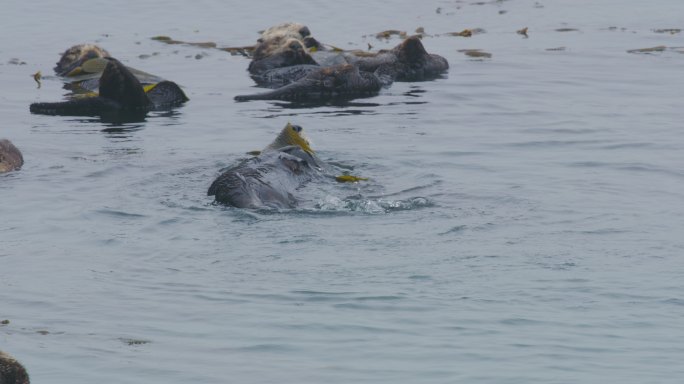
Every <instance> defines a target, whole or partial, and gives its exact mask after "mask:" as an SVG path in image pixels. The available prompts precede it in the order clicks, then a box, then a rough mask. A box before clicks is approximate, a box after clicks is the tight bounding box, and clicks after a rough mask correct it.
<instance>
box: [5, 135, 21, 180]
mask: <svg viewBox="0 0 684 384" xmlns="http://www.w3.org/2000/svg"><path fill="white" fill-rule="evenodd" d="M23 164H24V158H23V156H22V155H21V152H19V150H18V149H17V147H15V146H14V144H12V142H11V141H9V140H7V139H0V173H5V172H9V171H14V170H16V169H19V168H21V166H22V165H23Z"/></svg>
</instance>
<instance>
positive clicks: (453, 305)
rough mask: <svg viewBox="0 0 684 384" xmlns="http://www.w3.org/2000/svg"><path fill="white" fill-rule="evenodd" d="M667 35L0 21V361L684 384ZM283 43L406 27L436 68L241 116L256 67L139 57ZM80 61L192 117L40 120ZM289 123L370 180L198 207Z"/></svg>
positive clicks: (48, 18) (354, 13) (157, 378)
mask: <svg viewBox="0 0 684 384" xmlns="http://www.w3.org/2000/svg"><path fill="white" fill-rule="evenodd" d="M682 12H684V4H682V3H681V2H680V1H678V0H661V1H655V2H644V1H635V0H621V1H618V0H604V1H590V0H572V1H571V0H558V1H551V0H537V1H534V0H530V1H527V0H509V1H483V2H476V1H433V0H426V1H421V2H415V1H378V2H361V1H351V2H316V3H313V2H307V1H300V0H294V1H289V2H276V1H254V2H248V3H246V2H223V1H217V0H203V1H195V2H181V1H147V2H144V3H140V2H134V1H123V2H105V1H99V0H93V1H88V2H81V1H75V2H66V3H61V4H56V3H52V2H47V1H32V2H24V1H9V2H5V3H4V4H3V7H2V12H1V13H0V84H2V87H1V89H0V116H1V120H0V121H1V122H2V124H1V125H0V138H8V139H10V140H12V141H13V142H14V144H15V145H16V146H17V147H19V148H20V149H21V150H22V152H23V154H24V158H25V161H26V163H25V165H24V167H23V168H22V169H21V170H20V171H19V172H13V173H9V174H5V175H0V320H5V319H7V320H9V324H5V325H0V350H4V351H6V352H9V353H11V354H13V355H14V356H16V357H17V358H18V359H19V360H20V361H22V362H23V363H24V365H25V366H26V367H27V369H28V370H29V372H30V374H31V378H32V382H33V383H38V384H40V383H51V384H59V383H69V384H74V383H92V382H103V383H107V382H109V383H141V382H144V383H165V384H169V383H185V382H198V383H230V382H240V383H276V382H277V383H385V382H386V383H416V382H420V383H453V382H467V383H617V382H619V383H680V382H681V381H682V379H683V378H684V368H682V364H681V361H682V360H684V344H683V343H682V340H683V339H684V321H683V320H682V318H683V316H684V283H683V280H682V276H684V261H683V260H682V256H683V254H684V237H683V236H682V235H683V234H684V225H682V223H683V221H682V220H683V219H682V218H683V217H684V151H683V149H684V139H683V136H682V120H683V119H682V117H683V112H682V111H683V110H684V109H683V108H682V89H683V85H684V75H682V63H683V62H684V48H682V47H684V34H682V33H680V32H679V31H678V30H677V28H682V27H684V26H683V25H682V24H681V23H682V20H681V15H682ZM285 21H298V22H301V23H304V24H306V25H308V26H309V28H310V30H311V32H312V34H313V35H314V36H315V37H316V38H317V39H319V40H320V41H323V42H326V43H329V44H333V45H336V46H339V47H342V48H349V49H352V48H360V49H367V48H368V45H371V46H372V49H373V50H376V49H382V48H391V47H393V46H394V45H396V44H398V43H399V42H400V41H401V39H400V38H398V37H393V38H391V39H377V38H376V37H375V34H376V33H378V32H381V31H384V30H388V29H397V30H402V31H406V32H408V33H409V34H411V33H414V31H415V30H416V29H417V28H419V27H423V28H424V30H425V33H426V36H425V37H424V38H423V43H424V45H425V47H426V49H427V50H428V51H429V52H432V53H438V54H440V55H442V56H444V57H446V58H447V59H448V60H449V63H450V65H451V68H450V70H449V73H448V76H445V77H444V78H442V79H437V80H434V81H429V82H420V83H395V84H393V85H392V86H391V87H390V88H389V89H385V90H383V91H382V92H381V93H380V94H379V95H378V96H375V97H371V98H365V99H357V100H354V101H352V102H349V103H342V104H337V105H335V104H330V105H319V106H312V105H308V106H307V105H292V104H289V103H287V102H270V101H269V102H267V101H255V102H247V103H236V102H234V101H233V97H234V96H235V95H238V94H245V93H251V92H254V91H257V90H258V89H257V88H254V84H253V82H252V80H251V79H250V78H249V77H248V76H247V72H246V68H247V65H248V62H249V61H248V59H247V58H245V57H242V56H232V55H230V54H229V53H227V52H224V51H220V50H217V49H212V48H201V47H196V46H190V45H167V44H164V43H161V42H159V41H155V40H152V39H151V37H154V36H160V35H166V36H171V37H172V38H174V39H178V40H183V41H191V42H206V41H211V42H216V43H217V44H218V46H220V47H231V46H244V45H250V44H253V43H254V42H255V40H256V38H257V37H258V33H257V32H258V31H259V30H262V29H265V28H267V27H269V26H271V25H274V24H278V23H281V22H285ZM524 27H527V28H528V32H527V37H525V36H524V35H521V34H518V33H516V31H518V30H520V29H522V28H524ZM463 29H472V30H475V32H477V33H475V34H474V35H473V36H472V37H460V36H451V35H449V33H450V32H460V31H462V30H463ZM82 42H95V43H97V44H99V45H101V46H102V47H104V48H106V49H107V50H108V51H109V52H110V53H111V54H112V55H113V56H115V57H117V58H119V59H120V60H121V61H122V62H124V63H125V64H127V65H130V66H132V67H134V68H137V69H140V70H143V71H146V72H150V73H153V74H156V75H159V76H162V77H164V78H167V79H170V80H173V81H176V82H177V83H179V84H180V85H182V86H183V87H184V89H185V91H186V93H187V94H188V96H189V97H190V99H191V100H190V102H188V103H187V104H186V105H185V106H183V107H181V108H177V109H174V110H172V111H170V112H163V113H161V112H160V113H152V114H150V115H149V116H148V117H147V118H146V120H145V121H143V122H137V123H114V122H107V121H101V120H100V119H98V118H75V117H59V116H39V115H31V114H30V113H29V111H28V105H29V104H30V103H32V102H36V101H57V100H60V99H61V98H62V95H63V92H64V91H63V90H62V89H61V82H60V81H59V80H58V79H56V78H51V76H50V75H51V74H52V67H53V65H54V63H55V62H56V61H57V59H58V58H59V54H60V53H61V52H62V51H64V50H65V49H66V48H68V47H69V46H71V45H73V44H77V43H82ZM657 46H662V47H664V48H660V49H658V50H656V51H653V52H628V51H630V50H635V49H642V48H652V47H657ZM467 49H479V50H482V51H483V52H487V53H489V54H491V56H490V57H472V56H469V55H467V54H466V52H463V51H462V50H467ZM37 71H41V73H42V74H43V80H42V84H41V87H40V88H37V84H36V83H35V82H34V80H33V79H32V78H31V75H32V74H33V73H35V72H37ZM287 122H292V123H294V124H299V125H301V126H303V127H304V129H305V131H306V132H307V135H308V137H309V138H310V139H311V141H312V143H313V147H314V148H315V149H316V150H317V151H318V152H319V154H320V156H321V158H323V159H324V160H326V161H328V162H331V163H334V164H336V165H338V166H340V167H344V168H346V169H349V170H351V171H352V172H353V173H354V174H357V175H361V176H365V177H368V178H369V179H370V180H369V181H367V182H363V183H360V184H349V185H335V186H331V187H330V188H325V189H324V190H317V191H314V192H311V191H308V192H307V191H302V193H309V194H310V195H309V200H308V201H307V204H304V205H303V206H302V207H301V208H298V209H294V210H290V211H283V212H266V211H250V210H241V209H233V208H228V207H222V206H218V205H214V204H212V199H211V198H210V197H207V196H206V191H207V188H208V187H209V185H210V183H211V182H212V181H213V180H214V178H215V177H216V176H217V175H218V174H219V171H220V169H221V168H224V167H226V166H230V165H232V164H235V163H236V162H238V161H239V160H240V159H242V158H245V157H246V156H247V155H246V154H245V153H246V152H247V151H250V150H254V149H260V148H263V147H264V146H265V145H267V144H268V143H269V142H270V141H271V140H272V139H273V138H274V137H275V135H276V134H277V133H278V132H279V131H280V129H281V128H282V127H283V126H284V125H285V124H286V123H287Z"/></svg>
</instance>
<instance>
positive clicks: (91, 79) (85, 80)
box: [54, 44, 164, 94]
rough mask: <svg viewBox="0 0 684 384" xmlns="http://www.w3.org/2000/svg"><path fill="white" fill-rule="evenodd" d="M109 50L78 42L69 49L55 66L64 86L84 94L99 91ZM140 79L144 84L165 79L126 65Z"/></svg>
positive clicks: (151, 83) (155, 82)
mask: <svg viewBox="0 0 684 384" xmlns="http://www.w3.org/2000/svg"><path fill="white" fill-rule="evenodd" d="M110 57H111V55H110V54H109V52H107V51H106V50H104V49H103V48H101V47H99V46H97V45H95V44H78V45H74V46H73V47H71V48H69V49H67V50H66V51H65V52H64V53H63V54H62V57H61V58H60V60H59V62H57V65H56V66H55V68H54V70H55V73H56V74H57V75H58V76H61V77H62V78H63V79H64V80H65V81H66V84H65V85H64V88H66V89H69V90H71V91H73V92H74V94H83V93H86V94H87V93H89V92H97V91H98V86H99V84H100V83H99V79H100V76H101V75H102V72H103V71H104V69H105V68H106V67H107V63H108V62H109V61H108V60H107V59H108V58H110ZM126 68H128V70H129V71H130V72H131V73H132V74H133V75H134V76H135V77H136V79H138V81H140V83H141V84H142V85H143V86H148V85H149V86H151V85H154V84H157V83H160V82H162V81H164V79H163V78H161V77H159V76H155V75H152V74H150V73H147V72H143V71H141V70H138V69H135V68H131V67H126Z"/></svg>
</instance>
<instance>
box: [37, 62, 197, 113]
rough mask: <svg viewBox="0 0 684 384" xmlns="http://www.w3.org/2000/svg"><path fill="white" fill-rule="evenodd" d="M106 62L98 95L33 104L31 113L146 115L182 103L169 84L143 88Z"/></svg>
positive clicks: (117, 65) (117, 64)
mask: <svg viewBox="0 0 684 384" xmlns="http://www.w3.org/2000/svg"><path fill="white" fill-rule="evenodd" d="M101 60H106V65H105V67H104V70H103V71H102V75H101V76H100V79H99V94H98V95H93V96H91V97H80V98H74V99H72V100H68V101H64V102H56V103H33V104H31V106H30V108H29V109H30V111H31V112H32V113H38V114H47V115H65V116H98V115H101V114H104V113H112V112H132V113H142V114H144V113H147V112H148V111H151V110H160V109H167V108H171V107H175V106H178V105H181V104H183V103H184V102H186V101H187V100H188V97H187V96H186V95H185V93H183V91H182V90H181V89H180V87H179V86H178V85H177V84H176V83H174V82H172V81H162V82H159V83H156V84H153V85H151V86H149V87H148V88H147V89H144V88H143V86H142V85H141V84H140V81H139V80H138V79H137V78H136V77H135V76H134V75H133V74H132V73H131V71H130V70H129V69H128V68H126V67H125V66H124V65H123V64H121V62H119V61H118V60H116V59H114V58H106V59H101Z"/></svg>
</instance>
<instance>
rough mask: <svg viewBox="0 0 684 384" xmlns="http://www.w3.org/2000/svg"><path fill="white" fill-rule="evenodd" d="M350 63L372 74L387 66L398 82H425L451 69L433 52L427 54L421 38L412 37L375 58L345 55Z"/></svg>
mask: <svg viewBox="0 0 684 384" xmlns="http://www.w3.org/2000/svg"><path fill="white" fill-rule="evenodd" d="M345 58H346V59H347V62H349V63H350V64H353V65H355V66H357V67H358V68H359V69H360V70H362V71H370V72H373V71H375V70H377V69H378V68H379V67H380V66H384V67H386V68H388V69H389V72H391V73H392V76H393V78H394V80H396V81H422V80H428V79H432V78H435V77H438V76H439V75H441V74H443V73H445V72H446V71H447V70H448V69H449V63H448V62H447V60H446V59H445V58H444V57H442V56H439V55H436V54H434V53H428V52H427V51H426V50H425V47H424V46H423V43H422V42H421V41H420V38H419V37H418V36H411V37H409V38H407V39H406V40H404V41H403V42H401V44H399V45H397V46H396V47H394V48H392V49H391V50H388V51H380V52H378V53H377V54H373V55H368V54H364V55H359V54H358V53H356V54H355V53H353V52H352V53H345Z"/></svg>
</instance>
